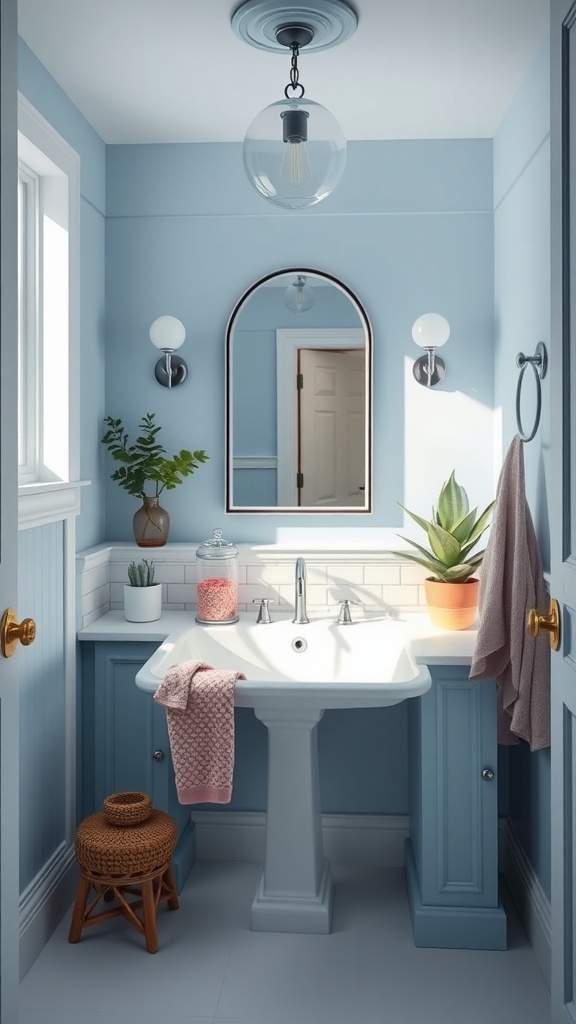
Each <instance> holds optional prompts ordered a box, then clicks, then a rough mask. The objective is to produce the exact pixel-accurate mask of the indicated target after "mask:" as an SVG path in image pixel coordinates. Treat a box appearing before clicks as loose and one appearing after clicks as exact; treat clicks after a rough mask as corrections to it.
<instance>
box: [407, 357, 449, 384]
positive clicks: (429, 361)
mask: <svg viewBox="0 0 576 1024" xmlns="http://www.w3.org/2000/svg"><path fill="white" fill-rule="evenodd" d="M412 373H413V374H414V377H415V379H416V380H417V381H418V383H419V384H423V385H424V387H426V388H433V387H434V385H435V384H439V383H440V381H441V380H442V379H443V377H444V374H445V373H446V365H445V363H444V360H443V359H440V356H434V355H433V354H432V358H430V357H429V356H428V355H425V356H420V358H419V359H417V360H416V362H415V363H414V366H413V367H412Z"/></svg>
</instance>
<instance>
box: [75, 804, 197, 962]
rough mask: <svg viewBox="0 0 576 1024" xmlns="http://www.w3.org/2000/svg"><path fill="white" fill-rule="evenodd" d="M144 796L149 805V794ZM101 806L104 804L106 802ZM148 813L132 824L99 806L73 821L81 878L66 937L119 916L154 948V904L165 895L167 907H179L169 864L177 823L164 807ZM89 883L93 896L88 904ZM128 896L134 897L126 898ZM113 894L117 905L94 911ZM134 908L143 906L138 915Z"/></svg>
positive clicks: (155, 938) (155, 912)
mask: <svg viewBox="0 0 576 1024" xmlns="http://www.w3.org/2000/svg"><path fill="white" fill-rule="evenodd" d="M134 795H135V794H112V797H108V798H107V800H108V801H110V800H112V801H114V800H116V801H118V799H119V798H122V797H128V796H134ZM137 795H138V794H137ZM140 795H143V794H140ZM146 799H147V800H148V802H149V806H150V801H149V798H148V797H147V798H146ZM120 804H121V799H120ZM104 807H105V809H106V801H105V802H104ZM147 815H148V816H147V817H146V818H145V820H143V821H139V822H137V823H136V824H132V825H117V824H111V823H110V817H109V816H108V815H107V814H106V813H105V811H104V812H102V813H99V814H91V815H90V816H89V817H88V818H85V819H84V821H82V822H80V824H79V825H78V828H77V829H76V858H77V860H78V864H79V866H80V878H79V881H78V891H77V893H76V901H75V904H74V910H73V913H72V922H71V924H70V932H69V935H68V940H69V942H78V940H79V939H80V936H81V934H82V930H83V928H88V927H89V926H90V925H93V924H97V923H98V922H99V921H107V920H109V919H110V918H111V917H118V916H122V917H125V918H126V920H127V921H130V923H131V924H133V925H134V926H135V927H136V928H137V929H138V931H140V932H141V933H142V934H143V935H144V938H145V940H146V949H147V950H148V952H149V953H155V952H156V951H157V949H158V934H157V923H156V915H157V908H158V903H159V902H160V900H167V902H168V908H169V910H177V909H178V895H177V892H176V888H175V886H174V877H173V874H172V865H171V861H172V854H173V852H174V847H175V845H176V825H175V822H174V819H173V818H172V817H171V816H170V815H169V814H166V813H165V812H164V811H156V810H151V811H150V810H148V809H147ZM92 887H94V888H95V890H96V895H95V896H94V897H93V898H92V900H91V902H90V903H87V901H88V896H89V894H90V890H91V889H92ZM129 895H133V896H137V897H139V898H138V899H133V900H131V901H129V900H128V898H127V897H128V896H129ZM114 899H116V900H117V901H118V904H117V905H116V906H113V907H109V908H108V909H106V910H102V911H100V912H98V913H96V908H97V907H98V904H99V903H100V901H101V900H104V902H106V903H110V902H112V901H113V900H114ZM137 910H141V911H142V915H141V916H139V915H138V914H137V913H136V911H137Z"/></svg>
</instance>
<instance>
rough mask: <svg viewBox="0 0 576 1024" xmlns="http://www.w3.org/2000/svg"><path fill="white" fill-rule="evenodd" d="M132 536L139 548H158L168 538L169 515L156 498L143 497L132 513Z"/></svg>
mask: <svg viewBox="0 0 576 1024" xmlns="http://www.w3.org/2000/svg"><path fill="white" fill-rule="evenodd" d="M132 525H133V528H134V537H135V540H136V543H137V545H138V547H140V548H158V547H162V545H163V544H165V543H166V541H167V540H168V534H169V532H170V516H169V515H168V513H167V511H166V509H165V508H162V506H161V505H159V504H158V498H144V504H143V505H142V507H141V508H139V509H138V511H137V512H135V513H134V519H133V523H132Z"/></svg>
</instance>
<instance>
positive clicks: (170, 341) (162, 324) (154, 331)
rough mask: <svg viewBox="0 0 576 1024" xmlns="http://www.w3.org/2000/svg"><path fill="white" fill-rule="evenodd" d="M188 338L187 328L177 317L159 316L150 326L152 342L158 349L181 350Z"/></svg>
mask: <svg viewBox="0 0 576 1024" xmlns="http://www.w3.org/2000/svg"><path fill="white" fill-rule="evenodd" d="M185 338H186V328H185V327H184V324H183V323H182V321H181V320H177V319H176V317H175V316H159V317H158V319H157V320H154V322H153V323H151V324H150V341H151V342H152V344H153V345H155V346H156V348H161V349H165V348H169V349H171V350H174V349H176V348H180V346H181V345H182V344H183V343H184V339H185Z"/></svg>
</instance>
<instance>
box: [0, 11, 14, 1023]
mask: <svg viewBox="0 0 576 1024" xmlns="http://www.w3.org/2000/svg"><path fill="white" fill-rule="evenodd" d="M16 43H17V36H16V0H0V228H1V230H0V410H1V418H0V616H1V615H2V613H3V612H4V611H5V610H6V609H7V608H8V607H9V606H12V607H16V604H17V589H16V587H17V576H16V572H17V539H18V537H17V533H18V522H17V515H18V508H17V472H18V454H17V435H18V415H17V414H18V409H17V388H16V380H17V367H18V341H17V338H18V334H17V259H16V253H17V221H16V197H17V177H16V176H17V166H18V159H17V146H16V116H17V115H16V110H17V106H16V97H17V85H16ZM17 665H18V657H17V656H16V657H12V658H4V657H2V656H0V1022H1V1024H15V1022H16V1021H17V1020H18V981H19V958H18V942H19V885H18V845H19V844H18V687H17V684H18V675H17Z"/></svg>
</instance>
